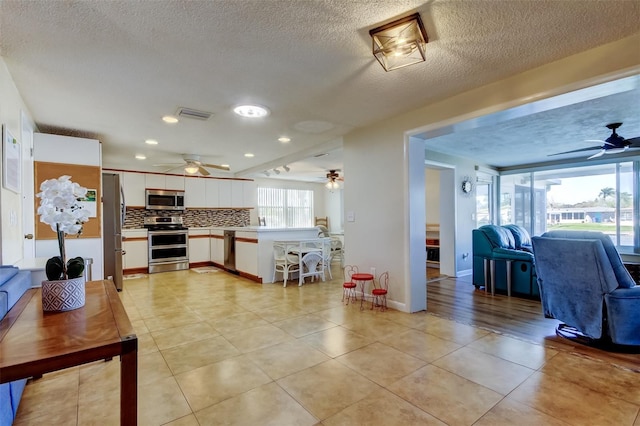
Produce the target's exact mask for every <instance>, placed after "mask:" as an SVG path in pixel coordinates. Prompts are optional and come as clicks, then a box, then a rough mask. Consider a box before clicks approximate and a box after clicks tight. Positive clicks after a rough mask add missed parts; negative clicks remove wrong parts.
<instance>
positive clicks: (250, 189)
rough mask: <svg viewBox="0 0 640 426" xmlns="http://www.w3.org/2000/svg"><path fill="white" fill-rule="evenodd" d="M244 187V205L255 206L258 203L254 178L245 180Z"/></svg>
mask: <svg viewBox="0 0 640 426" xmlns="http://www.w3.org/2000/svg"><path fill="white" fill-rule="evenodd" d="M242 188H243V189H242V196H243V200H242V201H243V202H242V206H243V207H255V206H256V205H258V200H257V185H256V182H255V181H253V180H247V181H244V182H243V186H242Z"/></svg>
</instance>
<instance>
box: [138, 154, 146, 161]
mask: <svg viewBox="0 0 640 426" xmlns="http://www.w3.org/2000/svg"><path fill="white" fill-rule="evenodd" d="M136 159H137V160H146V159H147V156H146V155H144V154H136Z"/></svg>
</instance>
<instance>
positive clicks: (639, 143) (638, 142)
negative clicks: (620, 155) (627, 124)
mask: <svg viewBox="0 0 640 426" xmlns="http://www.w3.org/2000/svg"><path fill="white" fill-rule="evenodd" d="M626 142H628V143H629V147H630V148H640V136H638V137H637V138H631V139H627V140H626Z"/></svg>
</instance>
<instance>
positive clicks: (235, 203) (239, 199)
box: [231, 180, 246, 207]
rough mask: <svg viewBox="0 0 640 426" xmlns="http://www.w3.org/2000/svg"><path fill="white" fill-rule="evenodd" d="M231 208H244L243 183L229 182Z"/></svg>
mask: <svg viewBox="0 0 640 426" xmlns="http://www.w3.org/2000/svg"><path fill="white" fill-rule="evenodd" d="M231 207H246V206H245V205H244V181H241V180H234V181H231Z"/></svg>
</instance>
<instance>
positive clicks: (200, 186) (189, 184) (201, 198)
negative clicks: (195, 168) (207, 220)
mask: <svg viewBox="0 0 640 426" xmlns="http://www.w3.org/2000/svg"><path fill="white" fill-rule="evenodd" d="M209 180H212V179H202V178H197V177H186V178H185V179H184V192H185V194H184V197H185V200H184V205H185V206H186V207H187V208H189V209H194V208H202V207H210V206H208V205H207V200H206V194H207V187H206V185H207V181H209ZM216 201H217V200H216Z"/></svg>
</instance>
